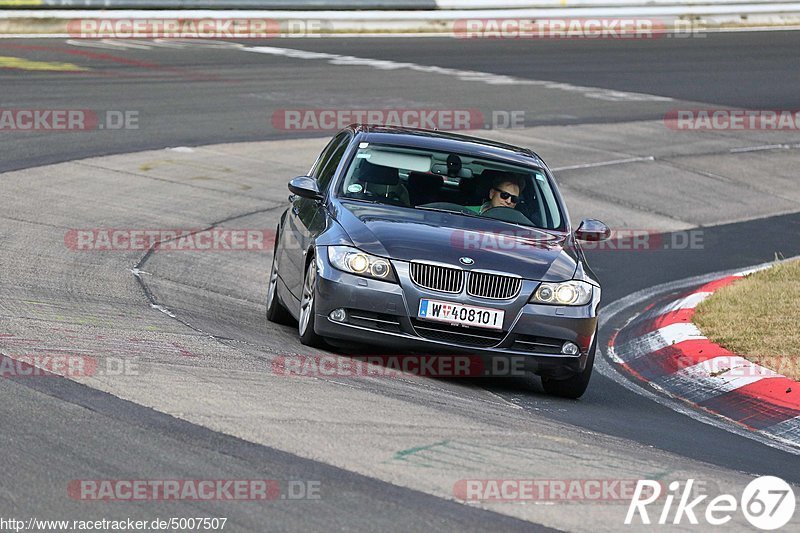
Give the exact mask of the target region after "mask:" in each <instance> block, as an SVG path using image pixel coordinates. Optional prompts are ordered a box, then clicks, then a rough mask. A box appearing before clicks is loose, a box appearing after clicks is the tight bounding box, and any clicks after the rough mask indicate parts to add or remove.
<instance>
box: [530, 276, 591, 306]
mask: <svg viewBox="0 0 800 533" xmlns="http://www.w3.org/2000/svg"><path fill="white" fill-rule="evenodd" d="M529 301H530V303H536V304H551V305H586V304H588V303H589V302H590V301H592V285H591V284H589V283H586V282H585V281H576V280H573V281H565V282H563V283H542V284H541V285H539V287H538V288H537V289H536V292H534V293H533V296H531V299H530V300H529Z"/></svg>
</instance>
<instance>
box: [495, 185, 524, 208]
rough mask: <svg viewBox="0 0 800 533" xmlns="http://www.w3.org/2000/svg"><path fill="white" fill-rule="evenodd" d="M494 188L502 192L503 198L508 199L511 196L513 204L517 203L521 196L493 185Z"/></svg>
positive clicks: (501, 196)
mask: <svg viewBox="0 0 800 533" xmlns="http://www.w3.org/2000/svg"><path fill="white" fill-rule="evenodd" d="M492 189H494V190H496V191H497V192H499V193H500V198H502V199H503V200H508V199H509V198H511V203H512V204H515V203H517V202H518V201H519V196H517V195H516V194H511V193H510V192H506V191H504V190H502V189H498V188H497V187H492Z"/></svg>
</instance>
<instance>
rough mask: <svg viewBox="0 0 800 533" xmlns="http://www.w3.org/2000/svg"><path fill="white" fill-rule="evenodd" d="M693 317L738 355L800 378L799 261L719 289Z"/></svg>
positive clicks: (753, 275)
mask: <svg viewBox="0 0 800 533" xmlns="http://www.w3.org/2000/svg"><path fill="white" fill-rule="evenodd" d="M692 321H693V322H694V323H695V325H697V327H699V328H700V329H701V330H702V332H703V334H704V335H705V336H706V337H708V338H709V339H710V340H712V341H713V342H716V343H717V344H720V345H722V346H724V347H725V348H727V349H728V350H730V351H731V352H733V353H735V354H736V355H741V356H742V357H744V358H746V359H748V360H750V361H752V362H754V363H757V364H759V365H762V366H765V367H767V368H770V369H772V370H774V371H775V372H778V373H779V374H783V375H784V376H787V377H790V378H792V379H795V380H800V261H791V262H787V263H782V264H779V265H776V266H775V267H773V268H770V269H767V270H763V271H760V272H756V273H755V274H752V275H750V276H747V277H746V278H744V279H741V280H739V281H737V282H736V283H734V284H732V285H728V286H727V287H723V288H722V289H720V290H718V291H717V292H715V293H714V294H713V295H711V296H710V297H709V298H706V300H705V301H703V302H702V303H701V304H700V305H699V306H698V307H697V312H696V313H695V315H694V318H693V319H692Z"/></svg>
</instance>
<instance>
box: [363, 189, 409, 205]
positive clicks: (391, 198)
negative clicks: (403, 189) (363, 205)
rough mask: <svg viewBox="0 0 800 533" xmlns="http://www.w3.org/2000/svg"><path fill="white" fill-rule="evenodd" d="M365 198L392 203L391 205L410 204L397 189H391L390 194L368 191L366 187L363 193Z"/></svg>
mask: <svg viewBox="0 0 800 533" xmlns="http://www.w3.org/2000/svg"><path fill="white" fill-rule="evenodd" d="M361 194H362V196H363V197H364V199H366V200H373V201H376V202H380V203H382V204H390V205H397V206H400V207H408V204H406V202H405V201H404V200H403V199H402V198H401V197H400V195H399V194H397V192H396V191H389V192H388V195H387V194H386V193H383V194H381V193H378V192H374V191H368V190H366V189H364V191H363V192H362V193H361Z"/></svg>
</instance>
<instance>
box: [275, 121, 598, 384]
mask: <svg viewBox="0 0 800 533" xmlns="http://www.w3.org/2000/svg"><path fill="white" fill-rule="evenodd" d="M289 190H290V191H291V193H292V194H291V195H290V197H289V200H290V202H291V206H290V207H289V208H288V209H287V210H286V212H285V213H284V214H283V215H282V217H281V219H280V223H279V225H278V228H277V234H276V239H275V253H274V257H273V262H272V269H271V273H270V277H269V291H268V296H267V318H268V319H269V320H271V321H274V322H281V323H288V322H289V321H290V320H291V318H294V319H295V320H297V322H298V330H299V335H300V340H301V342H302V343H303V344H306V345H311V346H320V345H323V343H324V342H325V341H326V340H336V339H338V340H345V341H356V342H359V343H366V344H372V345H380V346H385V347H391V348H392V349H404V350H414V351H420V350H424V351H426V352H428V353H448V352H449V353H452V352H458V353H462V354H464V353H469V354H479V355H480V356H481V357H483V358H486V359H492V358H495V357H498V358H499V357H509V356H514V357H515V358H517V359H522V360H523V361H524V367H525V370H526V371H530V372H533V373H536V374H538V375H540V376H541V378H542V384H543V387H544V389H545V390H546V391H547V392H549V393H551V394H555V395H559V396H564V397H571V398H577V397H579V396H581V395H582V394H583V393H584V391H585V390H586V387H587V385H588V383H589V378H590V376H591V372H592V366H593V362H594V356H595V351H596V347H597V313H598V309H599V306H600V284H599V282H598V281H597V279H596V277H595V276H594V274H593V273H592V271H591V270H590V269H589V267H588V265H587V264H586V259H585V257H584V253H583V251H582V250H581V247H580V245H579V243H578V241H598V240H603V239H607V238H608V237H609V233H610V232H609V229H608V228H607V227H606V226H605V225H604V224H603V223H601V222H599V221H596V220H592V219H587V220H584V221H583V222H581V224H580V225H579V226H578V228H577V229H575V230H573V228H572V227H571V225H570V221H569V216H568V214H567V209H566V207H565V206H564V203H563V201H562V199H561V196H560V194H559V192H558V189H557V187H556V184H555V181H554V179H553V176H552V173H551V172H550V170H549V169H548V168H547V166H546V165H545V163H544V161H542V160H541V158H539V156H537V155H536V154H535V153H533V152H532V151H530V150H527V149H524V148H519V147H515V146H510V145H505V144H500V143H496V142H492V141H487V140H482V139H478V138H474V137H467V136H463V135H456V134H452V133H443V132H439V131H426V130H414V129H404V128H395V127H387V126H372V125H369V126H368V125H354V126H350V127H348V128H346V129H344V130H342V131H341V132H339V133H338V134H336V135H335V136H334V137H333V139H332V140H331V141H330V143H329V144H328V145H327V146H326V147H325V149H324V150H323V151H322V153H321V154H320V156H319V158H318V159H317V161H316V162H315V163H314V165H313V166H312V167H311V170H310V171H309V173H308V176H301V177H298V178H295V179H293V180H292V181H291V182H289Z"/></svg>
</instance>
